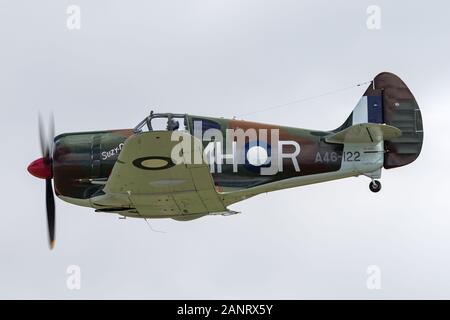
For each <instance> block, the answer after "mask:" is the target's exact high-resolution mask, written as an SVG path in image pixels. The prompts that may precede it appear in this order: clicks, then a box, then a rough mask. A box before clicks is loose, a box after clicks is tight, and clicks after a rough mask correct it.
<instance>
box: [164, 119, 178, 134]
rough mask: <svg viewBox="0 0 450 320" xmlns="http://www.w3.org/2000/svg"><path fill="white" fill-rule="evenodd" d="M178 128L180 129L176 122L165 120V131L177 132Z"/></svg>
mask: <svg viewBox="0 0 450 320" xmlns="http://www.w3.org/2000/svg"><path fill="white" fill-rule="evenodd" d="M179 127H180V123H179V122H178V121H177V120H173V119H172V118H170V119H169V120H167V130H168V131H175V130H178V128H179Z"/></svg>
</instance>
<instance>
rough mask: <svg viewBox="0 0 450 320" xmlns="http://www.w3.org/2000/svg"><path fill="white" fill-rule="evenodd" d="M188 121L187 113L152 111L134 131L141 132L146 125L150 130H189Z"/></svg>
mask: <svg viewBox="0 0 450 320" xmlns="http://www.w3.org/2000/svg"><path fill="white" fill-rule="evenodd" d="M188 123H189V121H188V117H187V115H186V114H177V113H153V111H152V112H150V115H149V116H148V117H146V118H145V119H144V120H142V121H141V122H139V123H138V125H137V126H136V127H135V128H134V129H133V131H134V133H140V132H142V131H143V130H144V127H147V130H148V131H159V130H167V131H176V130H183V131H189V128H188Z"/></svg>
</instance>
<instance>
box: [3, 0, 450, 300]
mask: <svg viewBox="0 0 450 320" xmlns="http://www.w3.org/2000/svg"><path fill="white" fill-rule="evenodd" d="M70 4H76V5H78V6H80V8H81V30H79V31H69V30H68V29H67V28H66V18H67V15H66V8H67V6H68V5H70ZM372 4H377V5H379V6H380V7H381V9H382V20H381V23H382V25H381V26H382V28H381V30H368V29H367V27H366V19H367V14H366V8H367V7H368V6H369V5H372ZM449 9H450V5H449V4H448V2H447V1H433V0H431V1H420V2H411V1H376V2H373V1H356V0H352V1H348V0H346V1H317V0H315V1H261V0H253V1H246V0H245V1H243V0H239V1H238V0H222V1H216V0H213V1H206V0H203V1H194V0H190V1H181V0H180V1H155V0H152V1H81V0H79V1H73V2H72V1H71V2H69V1H39V2H37V1H17V0H16V1H5V0H0V39H1V47H0V88H1V89H0V108H1V110H2V120H1V126H0V130H1V133H2V136H3V137H4V138H3V141H2V155H3V156H2V157H1V158H0V161H1V163H0V168H2V175H1V176H2V183H1V184H0V194H1V199H2V207H3V208H2V210H1V223H0V298H67V299H77V298H137V299H139V298H374V299H379V298H450V275H449V273H448V270H449V269H450V258H449V257H450V254H449V253H450V249H449V248H450V233H449V230H450V212H449V205H448V191H449V188H448V179H449V178H450V177H449V161H448V159H449V158H450V152H449V150H448V148H446V145H447V144H448V141H449V138H450V134H449V130H448V127H449V126H448V123H449V118H450V111H449V109H448V106H447V105H448V101H450V93H449V92H450V91H449V85H450V72H449V71H450V65H449V64H448V57H449V56H450V44H449V42H448V38H449V33H450V21H449V19H448V12H449ZM382 71H391V72H394V73H396V74H398V75H399V76H400V77H402V79H403V80H404V81H405V82H406V83H407V84H408V86H409V87H410V89H411V90H412V92H413V93H414V95H415V97H416V99H417V101H418V103H419V105H420V106H421V109H422V115H423V121H424V129H425V141H424V147H423V150H422V154H421V156H420V157H419V159H418V160H417V161H416V162H415V163H413V164H412V165H409V166H407V167H404V168H400V169H396V170H390V171H384V172H383V177H382V182H383V190H382V191H381V192H380V193H379V194H376V195H375V194H372V193H370V192H369V190H368V183H369V179H367V178H364V177H360V178H350V179H346V180H341V181H335V182H328V183H324V184H318V185H313V186H307V187H302V188H296V189H291V190H286V191H281V192H275V193H271V194H268V195H262V196H258V197H255V198H253V199H250V200H247V201H245V202H241V203H238V204H235V205H233V206H232V209H234V210H238V211H242V214H240V215H236V216H231V217H206V218H202V219H199V220H196V221H192V222H187V223H181V222H176V221H172V220H156V221H151V224H152V226H153V227H154V228H156V229H160V230H164V231H166V232H167V233H166V234H161V233H155V232H152V231H151V230H150V229H149V228H148V226H147V225H146V224H145V222H144V221H141V220H133V219H127V220H119V219H118V218H117V216H116V215H110V214H94V213H93V211H92V210H89V209H85V208H80V207H75V206H72V205H69V204H66V203H63V202H62V201H59V200H57V231H56V237H57V244H56V249H55V250H54V251H53V252H50V251H49V250H48V247H47V242H46V241H47V238H46V237H47V235H46V222H45V201H44V191H45V185H44V181H40V180H38V179H35V178H33V177H31V176H30V175H29V174H28V173H27V172H26V166H27V165H28V163H29V162H31V161H32V160H34V159H36V158H38V157H39V145H38V137H37V112H38V110H41V111H42V112H43V113H44V115H47V114H48V113H49V111H50V110H53V111H54V114H55V118H56V130H57V133H62V132H70V131H85V130H95V129H113V128H127V127H133V126H134V125H135V124H136V123H137V122H138V121H140V120H141V119H142V118H143V117H144V116H146V115H147V114H148V113H149V112H150V110H151V109H152V108H153V109H154V110H156V111H159V112H169V111H172V112H186V113H191V114H201V115H212V116H223V117H232V116H235V115H236V116H238V115H240V114H243V113H246V112H250V111H253V110H259V109H264V108H267V107H270V106H274V105H278V104H282V103H285V102H289V101H292V100H297V99H300V98H303V97H308V96H312V95H317V94H321V93H323V92H327V91H330V90H334V89H338V88H342V87H347V86H351V85H354V84H357V83H359V82H363V81H367V80H369V79H371V78H372V77H373V76H375V75H376V74H377V73H379V72H382ZM364 90H365V88H355V89H351V90H347V91H344V92H341V93H338V94H334V95H329V96H326V97H323V98H320V99H315V100H311V101H308V102H305V103H299V104H296V105H292V106H290V107H287V108H282V109H278V110H274V111H271V112H261V113H258V114H255V115H252V116H248V117H246V118H245V119H247V120H255V121H260V122H271V123H277V124H283V125H289V126H296V127H306V128H316V129H331V128H335V127H337V126H338V125H340V124H341V123H342V122H343V121H344V120H345V118H346V117H347V116H348V114H349V113H350V112H351V110H352V109H353V107H354V106H355V105H356V103H357V101H358V99H359V97H360V96H361V94H362V93H363V91H364ZM72 264H76V265H79V266H80V267H81V272H82V284H81V290H79V291H70V290H68V289H67V288H66V278H67V275H66V268H67V266H69V265H72ZM369 265H378V266H380V268H381V270H382V289H381V290H375V291H371V290H368V289H367V288H366V279H367V274H366V268H367V266H369Z"/></svg>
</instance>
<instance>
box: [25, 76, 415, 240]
mask: <svg viewBox="0 0 450 320" xmlns="http://www.w3.org/2000/svg"><path fill="white" fill-rule="evenodd" d="M39 123H40V126H39V127H40V137H41V147H42V155H43V156H42V158H40V159H38V160H35V161H33V162H32V163H31V164H30V165H29V167H28V171H29V172H30V173H31V174H32V175H33V176H35V177H38V178H42V179H45V181H46V207H47V221H48V232H49V241H50V247H51V248H53V246H54V239H55V204H54V196H53V192H54V193H55V194H56V195H57V196H58V197H59V198H60V199H62V200H64V201H66V202H69V203H72V204H75V205H79V206H84V207H90V208H93V209H95V212H109V213H116V214H119V215H121V216H122V217H134V218H172V219H175V220H179V221H187V220H192V219H196V218H199V217H202V216H205V215H216V214H221V215H228V214H234V213H236V212H234V211H232V210H229V209H228V206H229V205H231V204H233V203H236V202H239V201H242V200H245V199H248V198H250V197H253V196H256V195H258V194H260V193H266V192H270V191H275V190H281V189H286V188H293V187H298V186H304V185H308V184H313V183H319V182H325V181H330V180H336V179H342V178H347V177H353V176H359V175H364V176H367V177H369V178H370V179H371V182H370V184H369V187H370V190H371V191H372V192H379V191H380V189H381V183H380V182H379V180H377V179H380V177H381V171H382V168H385V169H392V168H397V167H401V166H404V165H406V164H409V163H411V162H413V161H414V160H415V159H416V158H417V157H418V156H419V153H420V151H421V148H422V141H423V125H422V116H421V113H420V110H419V107H418V105H417V102H416V100H415V98H414V97H413V95H412V93H411V91H410V90H409V89H408V87H407V86H406V85H405V83H404V82H403V81H402V80H401V79H400V78H399V77H397V76H396V75H394V74H392V73H387V72H385V73H381V74H379V75H377V76H376V77H375V78H374V79H373V81H372V82H371V84H370V85H369V86H368V88H367V90H366V91H365V93H364V95H363V96H362V98H361V99H360V100H359V102H358V104H357V105H356V107H355V108H354V109H353V111H352V113H351V114H350V116H349V117H348V118H347V120H346V121H345V122H344V123H343V124H342V125H341V126H340V127H338V128H337V129H335V130H329V131H320V130H306V129H299V128H292V127H284V126H279V125H272V124H270V125H269V124H262V123H255V122H248V121H243V120H237V119H223V118H213V117H205V116H195V115H189V114H172V113H153V112H152V113H151V114H150V115H149V116H148V117H146V118H145V119H144V120H142V121H141V122H140V123H139V124H138V125H137V126H136V127H135V128H134V129H122V130H108V131H93V132H80V133H64V134H60V135H58V136H56V137H54V134H53V127H54V126H53V123H52V124H51V125H50V138H49V139H48V141H46V139H45V138H44V132H43V131H44V130H43V127H42V123H41V121H40V122H39ZM158 124H159V126H160V127H158V128H157V125H158ZM161 124H162V125H163V126H162V127H161ZM52 180H53V183H54V188H53V185H52Z"/></svg>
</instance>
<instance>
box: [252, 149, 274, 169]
mask: <svg viewBox="0 0 450 320" xmlns="http://www.w3.org/2000/svg"><path fill="white" fill-rule="evenodd" d="M268 158H269V156H268V154H267V150H266V149H265V148H263V147H261V146H252V147H250V148H249V149H248V151H247V160H248V162H249V163H250V164H251V165H252V166H256V167H259V166H262V165H264V164H266V162H267V159H268Z"/></svg>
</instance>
